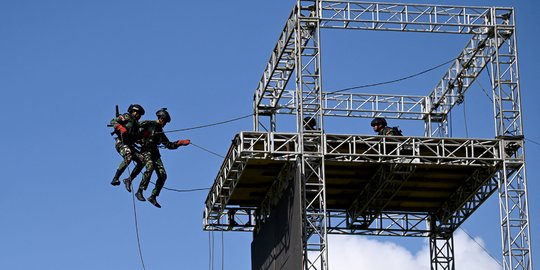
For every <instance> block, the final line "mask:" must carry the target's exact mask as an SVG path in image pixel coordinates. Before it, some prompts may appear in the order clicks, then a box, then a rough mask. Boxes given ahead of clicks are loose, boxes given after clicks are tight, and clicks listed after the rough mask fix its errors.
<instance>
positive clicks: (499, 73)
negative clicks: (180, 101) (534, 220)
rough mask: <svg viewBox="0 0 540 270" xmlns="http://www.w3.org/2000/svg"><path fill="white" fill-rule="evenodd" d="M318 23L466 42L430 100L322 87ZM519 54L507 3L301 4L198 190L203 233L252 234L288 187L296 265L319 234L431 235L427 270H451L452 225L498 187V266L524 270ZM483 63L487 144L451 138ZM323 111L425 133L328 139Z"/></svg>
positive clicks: (322, 248)
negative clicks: (489, 121) (406, 124)
mask: <svg viewBox="0 0 540 270" xmlns="http://www.w3.org/2000/svg"><path fill="white" fill-rule="evenodd" d="M322 28H328V29H355V30H371V31H378V30H385V31H401V32H423V33H452V34H461V35H468V36H470V37H471V38H470V40H469V41H468V42H467V44H466V45H465V47H464V48H463V50H462V51H461V53H460V54H459V55H458V56H457V58H456V59H455V61H453V63H452V64H451V65H450V67H449V68H448V70H447V71H446V72H445V73H444V74H443V76H442V78H441V79H440V80H439V81H438V82H437V83H436V86H435V88H434V89H433V91H431V92H430V93H427V95H426V96H408V95H374V94H356V93H325V92H323V89H324V87H323V84H322V67H321V46H320V42H321V35H320V31H321V29H322ZM517 58H518V52H517V46H516V25H515V14H514V9H513V8H499V7H469V6H444V5H420V4H394V3H370V2H355V1H339V0H298V1H297V3H296V5H295V7H294V9H293V10H292V12H291V14H290V16H289V18H288V19H287V22H286V24H285V27H284V29H283V31H282V33H281V35H280V37H279V39H278V42H277V44H276V46H275V48H274V50H273V51H272V54H271V57H270V60H269V61H268V63H267V65H266V68H265V70H264V73H263V76H262V78H261V80H260V82H259V85H258V87H257V90H256V92H255V95H254V104H253V107H254V115H255V117H254V131H251V132H241V133H240V134H238V135H236V137H235V139H234V140H233V144H232V145H231V147H230V149H229V152H228V154H227V157H226V159H225V160H224V162H223V165H222V166H221V168H220V171H219V173H218V176H217V178H216V181H215V183H214V185H213V187H212V189H211V191H210V193H209V195H208V198H207V200H206V207H205V211H204V228H205V230H232V231H254V232H255V234H257V232H258V231H259V230H260V228H261V226H262V225H264V224H265V222H269V221H268V220H269V219H270V218H271V216H272V214H273V213H275V212H276V210H275V209H276V206H277V205H278V204H279V201H280V200H282V197H284V195H283V194H284V193H285V190H286V189H287V187H288V186H290V185H291V183H293V184H292V185H296V188H297V189H298V196H299V198H300V208H301V209H300V213H301V218H299V219H298V220H297V221H298V222H299V223H301V225H300V226H301V227H300V231H301V249H302V251H303V253H302V267H303V269H306V270H307V269H321V270H322V269H328V256H327V255H328V248H329V247H328V243H327V234H328V233H334V234H360V235H393V236H419V237H429V239H430V249H431V269H455V266H454V242H453V232H454V231H455V230H456V229H457V228H458V227H459V226H460V225H461V224H462V223H463V222H464V221H465V220H466V219H467V218H468V217H469V216H471V215H472V213H473V212H474V211H475V210H476V209H477V208H478V207H479V206H480V205H481V204H482V203H483V202H484V201H485V200H487V198H488V197H489V196H491V195H492V194H493V193H495V192H497V191H498V194H499V202H500V220H501V234H502V250H503V254H502V255H503V269H505V270H510V269H512V270H515V269H524V270H525V269H526V270H530V269H532V255H531V245H530V228H529V216H528V215H529V214H528V213H529V211H528V202H527V181H526V173H525V158H524V136H523V128H522V117H521V116H522V115H521V114H522V110H521V100H520V85H519V70H518V62H517ZM488 64H489V65H490V68H491V70H492V71H493V72H491V80H492V85H493V89H492V100H493V110H494V124H495V136H494V139H468V138H449V137H448V136H449V132H448V115H449V113H450V112H451V110H452V109H453V107H454V106H455V105H456V104H459V103H460V102H462V100H463V98H464V95H465V93H466V91H467V90H468V89H469V87H470V86H471V84H472V83H473V82H474V81H475V79H476V78H477V77H478V76H479V74H481V72H482V71H483V70H484V69H485V68H486V67H487V66H488ZM291 78H294V80H293V81H294V85H295V89H294V90H287V89H286V87H287V86H288V85H289V81H290V79H291ZM291 84H292V81H291ZM277 114H293V115H296V124H297V132H296V133H280V132H278V131H277V121H276V115H277ZM328 116H342V117H366V118H372V117H375V116H381V117H385V118H390V119H409V120H418V121H423V122H424V123H425V125H424V126H425V135H424V136H425V137H406V136H404V137H385V136H367V135H341V134H327V133H325V131H324V118H325V117H328ZM266 117H267V118H266ZM264 119H268V121H269V123H270V131H268V132H260V131H259V130H258V127H259V124H260V123H261V121H262V120H264ZM313 120H314V121H315V122H316V127H314V126H313V125H312V123H313V122H312V121H313ZM294 179H296V181H295V180H294ZM291 194H294V192H292V193H291ZM291 205H294V204H291ZM291 216H294V215H291ZM291 226H294V223H293V224H292V225H291ZM291 239H292V238H291ZM291 241H292V240H291Z"/></svg>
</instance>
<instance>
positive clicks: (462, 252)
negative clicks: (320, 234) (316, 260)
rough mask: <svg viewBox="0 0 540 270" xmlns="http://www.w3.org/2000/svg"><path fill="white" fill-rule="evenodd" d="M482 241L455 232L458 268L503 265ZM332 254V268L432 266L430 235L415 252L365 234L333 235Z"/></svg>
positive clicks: (413, 269) (418, 269)
mask: <svg viewBox="0 0 540 270" xmlns="http://www.w3.org/2000/svg"><path fill="white" fill-rule="evenodd" d="M385 239H389V238H385ZM475 241H476V242H475ZM480 245H482V246H483V245H484V242H483V240H482V239H480V238H475V239H474V240H472V239H470V238H469V237H468V236H467V235H466V234H465V233H463V232H457V233H456V234H455V235H454V258H455V260H456V269H475V270H494V269H502V267H501V266H500V265H499V264H498V262H496V261H495V260H494V259H493V258H491V257H490V255H489V254H487V253H486V251H484V249H483V248H482V246H480ZM328 256H329V268H330V269H332V270H350V269H365V270H390V269H399V270H429V269H430V257H429V242H428V241H427V239H426V241H423V243H422V247H421V248H420V249H419V250H418V251H417V252H416V253H413V252H411V251H409V250H408V249H407V248H405V247H403V246H400V245H398V244H396V243H393V242H390V241H379V240H374V239H373V238H368V237H364V236H349V235H347V236H346V235H330V236H329V255H328Z"/></svg>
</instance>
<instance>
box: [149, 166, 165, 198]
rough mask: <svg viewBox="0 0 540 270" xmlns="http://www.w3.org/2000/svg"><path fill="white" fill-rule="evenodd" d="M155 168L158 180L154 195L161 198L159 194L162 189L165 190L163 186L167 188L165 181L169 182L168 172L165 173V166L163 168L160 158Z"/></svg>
mask: <svg viewBox="0 0 540 270" xmlns="http://www.w3.org/2000/svg"><path fill="white" fill-rule="evenodd" d="M154 166H155V170H156V174H157V176H158V178H157V180H156V187H155V188H154V190H152V195H154V196H155V197H157V196H159V193H161V189H162V188H163V186H165V181H167V172H166V171H165V166H163V162H162V161H161V158H158V159H157V160H156V162H155V163H154Z"/></svg>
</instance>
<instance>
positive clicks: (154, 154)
mask: <svg viewBox="0 0 540 270" xmlns="http://www.w3.org/2000/svg"><path fill="white" fill-rule="evenodd" d="M156 116H157V118H158V119H157V120H156V121H144V122H142V123H141V129H140V131H141V146H142V148H141V153H142V155H143V159H144V164H145V166H146V171H145V172H144V173H143V177H142V180H141V183H140V185H139V190H138V191H137V193H135V197H137V199H138V200H140V201H145V198H144V196H143V191H144V190H146V189H147V188H148V183H149V182H150V177H151V176H152V172H154V171H155V172H156V174H157V177H158V178H157V180H156V186H155V188H154V190H152V195H150V197H148V201H149V202H150V203H151V204H153V205H154V206H156V207H158V208H161V205H159V203H158V202H157V200H156V198H157V197H158V196H159V193H160V192H161V189H162V188H163V186H164V185H165V180H167V172H166V171H165V167H164V166H163V162H162V161H161V154H160V153H159V146H160V145H163V146H165V148H167V149H177V148H178V147H180V146H185V145H189V144H190V140H178V141H175V142H171V141H169V139H168V138H167V136H166V135H165V133H164V132H163V127H165V125H166V124H167V123H169V122H170V121H171V116H170V115H169V112H167V109H166V108H163V109H160V110H159V111H157V112H156ZM124 184H125V185H126V189H127V190H128V191H129V192H131V179H129V180H126V181H125V182H124Z"/></svg>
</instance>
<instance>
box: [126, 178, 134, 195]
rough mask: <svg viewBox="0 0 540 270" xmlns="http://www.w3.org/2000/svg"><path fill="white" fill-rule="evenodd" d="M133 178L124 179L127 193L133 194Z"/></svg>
mask: <svg viewBox="0 0 540 270" xmlns="http://www.w3.org/2000/svg"><path fill="white" fill-rule="evenodd" d="M131 181H132V180H131V177H128V178H126V179H124V185H125V186H126V190H127V192H129V193H131Z"/></svg>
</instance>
